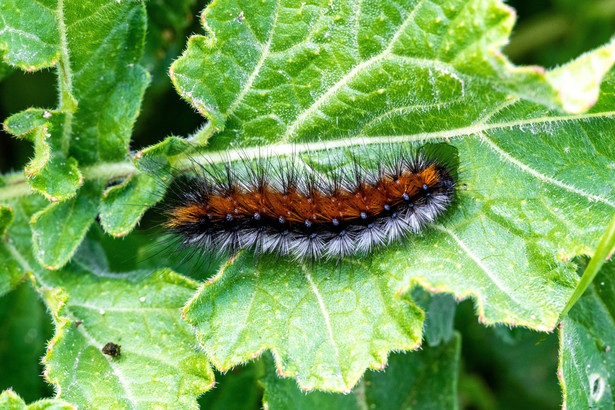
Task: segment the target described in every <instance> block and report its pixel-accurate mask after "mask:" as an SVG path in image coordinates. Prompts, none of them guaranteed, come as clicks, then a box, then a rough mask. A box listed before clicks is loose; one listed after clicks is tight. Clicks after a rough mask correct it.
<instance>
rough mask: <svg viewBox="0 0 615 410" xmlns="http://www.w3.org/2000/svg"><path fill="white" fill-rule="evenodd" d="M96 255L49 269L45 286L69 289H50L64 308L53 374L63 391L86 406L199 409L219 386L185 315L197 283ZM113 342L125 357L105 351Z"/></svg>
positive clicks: (49, 372)
mask: <svg viewBox="0 0 615 410" xmlns="http://www.w3.org/2000/svg"><path fill="white" fill-rule="evenodd" d="M87 244H88V243H87V242H85V243H84V245H86V246H87ZM97 253H100V250H94V251H92V250H85V249H84V250H83V253H82V256H81V257H82V258H83V259H81V258H79V259H78V260H77V261H75V262H74V263H71V264H70V265H69V266H67V268H66V269H65V270H64V271H61V272H58V274H55V275H52V274H49V275H43V276H44V282H43V283H45V285H46V286H61V289H62V291H60V292H58V291H56V290H47V291H45V290H43V293H44V294H45V295H44V297H45V299H46V300H47V301H48V303H49V304H50V305H51V306H53V305H56V304H57V306H58V309H57V310H54V312H53V313H54V316H55V317H56V320H57V322H58V328H57V333H56V336H55V337H54V338H53V339H52V340H51V342H50V348H49V351H48V354H47V356H45V359H44V362H45V364H46V372H45V374H46V377H47V378H48V380H49V381H51V382H52V383H54V384H56V385H58V386H59V388H60V397H63V398H66V399H67V400H70V401H71V402H74V403H77V404H80V405H83V406H88V405H90V406H91V405H93V404H95V405H96V406H102V407H110V408H143V409H146V408H152V407H169V406H180V407H183V408H196V407H197V406H196V400H195V399H196V397H197V396H198V395H200V394H201V393H203V392H205V391H206V390H208V389H210V388H211V387H212V386H213V373H212V371H211V368H210V367H209V363H208V362H207V359H206V358H205V355H204V354H203V353H202V352H201V351H200V349H199V348H198V346H196V345H195V343H194V335H193V333H192V332H191V329H190V328H189V327H188V326H187V325H186V324H185V323H183V322H182V320H181V318H180V316H179V313H180V308H181V306H182V304H183V303H184V301H185V300H186V299H187V298H188V297H190V295H191V294H192V293H193V292H194V290H195V289H196V284H195V283H194V282H191V281H189V280H187V279H185V278H184V277H182V276H179V275H177V274H175V273H173V272H170V271H168V270H161V271H157V272H153V273H152V272H126V273H123V274H116V275H113V274H109V273H106V272H105V270H104V269H105V268H104V266H94V265H93V264H92V261H94V264H97V263H98V264H99V263H100V262H101V261H100V255H97ZM88 264H89V266H88ZM101 268H102V270H100V269H101ZM41 282H42V281H41ZM101 289H105V291H103V292H101ZM67 295H70V296H67ZM49 299H53V301H51V302H49ZM109 342H112V343H115V344H118V345H120V346H121V354H120V355H119V357H110V356H106V355H105V354H103V353H102V351H101V349H102V348H103V346H105V345H106V344H107V343H109ZM75 380H76V381H77V383H75Z"/></svg>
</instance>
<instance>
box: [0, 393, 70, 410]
mask: <svg viewBox="0 0 615 410" xmlns="http://www.w3.org/2000/svg"><path fill="white" fill-rule="evenodd" d="M0 408H2V409H6V410H22V409H23V410H26V409H27V410H76V409H77V406H75V405H73V404H70V403H68V402H65V401H64V400H60V399H43V400H39V401H37V402H34V403H32V404H30V405H26V402H25V401H23V399H22V398H21V397H19V396H18V395H17V394H16V393H15V392H14V391H13V390H11V389H8V390H5V391H3V392H2V394H0Z"/></svg>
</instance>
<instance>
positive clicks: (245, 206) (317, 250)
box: [163, 147, 456, 261]
mask: <svg viewBox="0 0 615 410" xmlns="http://www.w3.org/2000/svg"><path fill="white" fill-rule="evenodd" d="M373 152H374V150H373V149H372V150H371V151H370V155H356V154H351V155H350V159H349V161H346V163H345V164H343V165H342V166H337V167H336V166H333V165H332V164H328V165H329V166H327V167H324V168H325V169H324V170H323V169H314V168H311V167H309V166H307V165H306V164H305V161H299V160H298V159H299V158H298V157H297V156H296V155H295V156H291V158H286V159H284V160H283V159H279V158H278V159H275V158H271V157H258V158H256V159H248V158H242V159H241V160H240V161H235V162H230V161H229V162H225V163H223V164H207V165H200V166H198V168H199V169H198V170H197V172H196V176H194V177H191V178H189V179H187V180H185V181H183V182H182V183H180V184H179V185H178V187H177V188H175V200H173V201H171V203H170V204H168V205H166V206H165V208H164V211H163V214H164V216H165V222H164V223H163V225H164V227H165V228H166V229H168V231H169V232H170V234H171V236H172V237H173V238H175V239H176V240H177V241H178V242H179V244H180V245H181V246H182V247H196V248H197V249H198V250H199V251H202V252H212V253H216V254H235V253H237V252H239V251H241V250H249V251H252V252H254V253H255V254H263V253H271V254H276V255H280V256H288V257H290V258H293V259H296V260H311V261H318V260H323V259H324V260H332V259H337V260H340V259H342V258H344V257H347V256H352V255H366V254H369V253H370V252H372V251H374V250H375V249H376V248H379V247H383V246H387V245H389V244H391V243H394V242H397V241H399V240H401V239H403V238H404V237H406V236H408V235H410V234H416V233H418V232H420V231H421V230H422V229H423V228H424V227H425V226H426V225H428V224H429V223H431V222H433V221H434V220H435V219H436V218H437V217H438V216H440V215H441V214H443V213H444V212H445V211H446V210H447V209H448V208H449V207H450V204H451V203H452V200H453V197H454V193H455V186H456V181H455V179H456V178H455V176H454V172H453V170H452V169H451V166H450V165H449V163H448V162H447V161H445V160H442V159H438V155H437V154H434V153H426V152H424V151H423V150H415V149H413V148H411V147H410V148H406V149H401V150H399V151H396V152H395V153H393V154H391V153H390V152H387V151H386V150H376V155H375V156H374V155H372V154H371V153H373ZM321 168H323V167H321Z"/></svg>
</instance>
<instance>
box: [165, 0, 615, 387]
mask: <svg viewBox="0 0 615 410" xmlns="http://www.w3.org/2000/svg"><path fill="white" fill-rule="evenodd" d="M202 21H203V26H204V27H205V29H206V31H207V35H206V36H194V37H192V38H191V39H190V41H189V44H188V48H187V50H186V51H185V53H184V55H183V56H182V57H181V58H180V59H178V60H177V61H176V62H175V63H174V64H173V66H172V68H171V77H172V79H173V82H174V84H175V86H176V88H177V90H178V92H179V93H180V95H182V96H183V97H184V98H185V99H186V100H187V101H188V102H190V104H192V106H193V107H195V108H196V109H197V110H199V112H201V113H202V114H203V115H204V116H205V117H206V118H208V119H209V120H210V122H209V124H208V126H207V127H205V128H204V129H203V130H202V131H201V132H200V133H199V134H198V135H196V136H195V138H194V139H193V142H197V143H203V142H205V141H207V142H208V149H210V150H216V149H219V150H220V151H222V152H223V153H222V154H220V152H215V151H214V152H206V153H204V154H203V156H202V158H203V160H204V161H208V160H209V161H211V160H213V161H215V160H216V158H219V157H223V156H224V155H226V156H227V157H228V156H229V155H231V156H232V154H233V152H231V153H230V154H229V152H228V151H226V152H224V150H225V149H227V148H228V147H229V146H233V145H235V144H240V145H241V146H242V147H245V146H250V145H257V146H258V148H255V150H257V149H258V150H260V151H261V152H262V151H263V147H269V148H270V149H271V152H272V153H273V154H271V155H284V154H292V153H298V154H299V156H300V157H301V154H302V153H304V152H305V151H308V154H306V155H305V156H307V157H312V156H316V155H317V154H316V153H315V151H318V150H320V149H328V150H329V151H327V152H328V153H331V152H332V151H342V152H343V151H344V150H346V149H352V148H353V147H355V148H356V147H359V146H367V148H365V149H367V150H369V147H370V146H371V145H372V144H381V143H384V144H390V146H391V149H392V150H394V149H395V146H396V145H404V144H408V143H411V144H415V145H420V144H425V143H447V144H450V145H451V146H453V147H454V148H455V149H456V150H457V151H458V159H459V169H458V171H459V174H460V180H459V190H458V195H457V201H456V203H455V206H454V207H453V209H451V211H450V212H448V213H447V215H446V217H444V218H442V219H441V220H440V221H439V222H438V223H437V224H436V225H434V226H433V227H432V228H431V229H427V230H426V231H425V232H424V234H422V235H417V236H414V237H412V238H410V239H409V240H407V241H404V243H403V244H402V245H400V246H398V247H390V248H388V249H385V250H382V251H379V252H376V253H375V254H374V256H373V257H372V258H371V260H370V261H369V262H368V263H369V275H370V277H371V278H378V280H382V281H384V282H385V283H386V286H385V287H384V288H383V289H388V292H391V295H389V296H386V295H384V296H383V300H384V301H385V302H384V305H387V304H388V303H389V301H390V300H393V299H391V298H393V296H392V295H396V294H399V293H403V292H406V291H408V290H409V289H411V288H412V287H414V286H416V285H417V284H420V285H422V286H423V287H425V288H427V289H428V290H432V291H440V292H450V293H454V294H455V296H456V297H458V298H466V297H473V298H474V299H475V300H476V303H477V305H478V312H479V316H480V319H481V321H482V322H483V323H489V324H490V323H497V322H504V323H508V324H511V325H523V326H527V327H530V328H533V329H537V330H550V329H553V327H554V326H555V324H556V321H557V318H558V315H559V312H560V310H561V309H562V308H563V306H564V305H565V303H566V301H567V299H568V297H569V296H570V294H571V293H572V290H573V289H574V287H575V285H576V282H577V280H578V278H577V277H576V274H575V266H574V264H573V263H571V262H570V260H571V259H572V258H573V257H574V256H576V255H578V254H582V253H588V254H591V253H592V251H593V248H594V247H595V245H596V244H597V241H598V239H599V237H600V233H601V231H602V230H603V229H604V228H605V227H606V225H607V223H608V221H609V220H610V218H611V215H612V214H613V212H614V211H615V188H614V187H615V184H614V183H613V182H614V181H615V165H614V164H615V150H614V148H613V147H614V144H613V143H612V142H613V136H612V127H613V116H614V115H615V96H614V94H613V90H614V89H615V76H614V75H613V71H612V68H611V67H612V65H613V61H614V60H615V50H614V47H615V46H614V44H615V43H614V42H611V43H609V44H607V45H605V46H604V47H601V48H599V49H597V50H594V51H593V52H590V53H588V54H585V55H584V56H582V57H580V58H579V59H577V60H575V61H573V62H571V63H570V64H567V65H564V66H562V67H560V68H558V69H557V70H553V71H549V72H547V71H546V70H544V69H542V68H540V67H516V66H513V65H512V64H510V63H509V62H508V61H507V60H506V59H505V58H504V57H503V56H502V54H501V52H500V51H499V47H501V46H502V45H503V44H505V42H506V41H507V37H508V35H509V34H510V31H511V28H512V26H513V23H514V15H513V14H512V13H511V10H510V9H509V8H507V7H506V6H505V5H504V4H503V3H501V2H499V1H496V0H473V1H456V0H447V1H445V0H441V1H424V0H407V1H403V2H401V4H400V3H394V2H389V1H383V2H380V3H378V4H376V5H374V4H371V3H370V4H367V3H365V2H360V1H353V0H348V1H345V2H333V3H330V2H326V1H322V2H318V1H307V2H301V3H299V2H291V1H284V0H280V1H276V2H242V1H234V0H229V1H226V2H224V3H222V2H215V3H213V4H211V5H210V6H209V7H208V8H207V9H206V11H205V12H204V13H203V16H202ZM596 101H597V102H596ZM594 103H596V104H595V106H593V107H592V104H594ZM590 107H592V108H591V109H590V110H589V111H587V110H588V109H589V108H590ZM307 142H311V144H304V143H307ZM294 143H299V145H292V144H294ZM165 144H169V145H171V144H173V146H175V147H177V141H175V140H173V139H169V140H168V142H166V143H161V144H158V146H157V147H156V149H157V150H158V151H159V152H160V151H163V150H164V149H163V146H164V145H165ZM242 150H243V151H241V152H240V153H239V154H237V153H235V154H237V155H239V156H241V153H245V152H246V151H245V150H246V148H242ZM248 150H249V148H248ZM238 151H239V150H238ZM248 152H250V153H252V152H251V151H248ZM169 159H170V160H171V161H172V160H176V157H170V156H169ZM197 160H198V158H197ZM309 161H310V163H309V165H310V166H311V167H312V166H313V162H314V160H313V159H312V158H310V159H309ZM326 161H327V160H326V159H325V160H324V161H323V166H326V164H327V162H326ZM247 260H249V258H248V259H244V258H243V257H239V258H238V259H237V260H235V262H234V263H235V264H239V265H240V266H239V267H227V268H226V269H225V271H224V273H223V274H222V275H221V276H218V277H216V278H215V279H214V280H213V282H212V283H208V284H206V285H205V286H204V287H202V288H201V290H200V292H199V294H198V295H197V297H196V298H195V299H193V300H192V301H191V303H190V304H189V305H188V306H187V309H186V311H185V313H186V318H187V319H188V320H189V321H190V323H192V324H194V325H195V326H196V327H197V329H198V330H199V333H200V334H199V338H200V340H201V342H202V343H203V345H204V347H205V348H206V350H207V352H208V354H209V355H210V357H211V359H212V361H213V363H214V364H215V365H216V366H219V367H220V368H222V369H226V368H229V367H230V366H232V365H236V364H238V363H241V362H243V361H245V360H247V359H249V358H250V357H252V356H254V355H258V354H259V353H260V351H261V350H263V349H271V350H272V351H273V352H274V354H276V360H277V365H278V369H280V372H281V373H282V374H287V375H294V376H296V377H297V378H298V381H299V383H300V386H301V387H302V388H307V389H311V388H321V389H328V390H342V391H347V390H348V389H349V388H351V387H352V385H353V383H354V382H356V380H358V377H359V376H360V373H361V370H360V369H361V368H368V367H372V368H373V367H374V366H377V364H376V363H377V362H379V358H380V357H383V355H384V356H386V354H385V353H384V351H385V350H386V349H394V348H399V347H395V344H396V343H399V342H400V341H401V339H400V338H389V339H387V343H385V344H384V345H379V347H378V349H376V350H374V349H373V348H372V345H373V343H376V342H377V341H378V340H379V338H378V332H362V333H359V336H357V335H354V334H353V336H352V338H354V339H353V343H354V346H352V348H350V346H349V345H348V344H346V343H344V340H346V339H347V338H348V337H349V333H348V328H350V329H353V331H356V330H357V329H358V328H357V327H356V325H350V326H336V325H335V324H333V322H330V323H329V326H328V325H327V320H326V319H325V316H324V315H322V314H320V315H317V314H316V312H318V310H319V309H320V310H323V309H322V308H321V306H324V307H325V309H324V310H327V311H328V309H332V306H336V305H335V300H332V301H327V300H326V299H325V298H323V299H322V301H323V303H317V302H318V298H315V299H314V295H310V297H311V298H312V300H313V301H312V302H311V306H312V308H311V310H312V311H313V312H314V313H315V314H314V315H312V316H310V317H311V319H312V320H315V321H317V322H318V323H317V324H316V323H314V324H312V323H311V321H308V320H305V319H304V320H302V321H301V322H297V324H296V325H295V324H294V322H292V319H293V318H295V317H296V316H299V313H297V312H295V311H292V312H291V314H290V315H288V314H285V315H283V316H282V317H280V319H279V320H271V323H268V322H267V320H269V318H270V317H271V316H270V315H268V313H269V309H271V308H272V307H274V306H276V305H277V303H279V302H278V301H279V300H285V297H286V296H287V294H286V289H285V288H281V289H282V290H281V291H280V290H279V289H280V288H279V287H277V288H274V286H276V285H277V284H278V283H279V281H287V282H288V283H292V282H294V281H303V282H305V281H306V275H305V272H306V270H307V271H310V269H312V267H311V266H292V265H293V264H291V263H288V264H285V263H283V264H280V266H275V265H274V264H271V267H270V268H267V267H266V266H267V264H266V263H265V264H263V265H261V266H258V265H257V266H253V265H252V262H246V261H247ZM319 269H327V268H323V266H318V267H315V268H314V270H315V271H318V270H319ZM328 269H329V272H328V274H323V275H317V274H313V275H312V277H313V278H315V279H314V283H315V284H316V287H317V288H319V286H320V281H324V280H325V278H327V279H326V280H327V282H325V283H326V284H327V286H330V287H331V289H332V290H333V289H337V290H338V291H339V290H342V289H346V288H348V289H351V290H352V292H353V293H354V294H355V295H361V296H357V297H356V298H351V299H350V300H345V301H343V302H342V307H340V309H342V310H343V309H344V306H345V311H346V312H348V313H347V314H346V318H345V319H344V320H350V322H349V323H354V322H353V320H352V319H350V318H351V317H352V314H353V313H352V312H354V311H355V309H356V310H357V311H364V309H363V308H365V306H364V305H362V303H365V301H366V300H369V298H366V297H365V296H364V295H362V294H361V293H360V292H356V291H355V289H357V287H358V286H359V285H360V283H361V280H362V276H361V275H355V274H354V272H353V269H351V268H349V267H348V266H347V267H344V266H342V267H341V268H338V269H331V268H328ZM338 270H339V273H336V271H338ZM240 271H243V272H240ZM312 273H314V272H311V273H310V274H312ZM227 275H231V276H236V277H244V278H246V280H247V283H246V284H245V285H244V286H245V288H244V289H243V290H242V289H241V286H240V287H238V286H237V285H236V281H237V280H238V279H237V278H236V277H235V278H227V277H226V276H227ZM295 276H299V278H295ZM372 280H376V279H372ZM256 283H258V285H256ZM250 288H251V289H250ZM261 289H266V290H267V292H266V297H265V298H263V299H260V297H261V294H260V293H259V290H261ZM270 289H275V291H274V292H271V291H270ZM300 290H302V291H304V292H307V293H306V294H309V288H305V287H301V288H300ZM370 292H372V291H370ZM312 293H314V292H312ZM371 296H372V297H373V295H371ZM253 297H254V298H257V299H258V301H259V303H257V304H256V305H255V307H254V308H251V307H252V305H251V304H250V301H251V300H252V298H253ZM289 300H293V299H292V298H290V299H289ZM305 300H308V299H305ZM229 301H236V302H237V305H234V304H232V303H229ZM362 301H363V302H362ZM331 302H333V303H331ZM236 309H240V311H241V312H242V315H246V316H243V317H245V318H246V321H245V322H243V323H242V322H240V321H239V320H238V319H237V320H235V319H234V318H235V316H234V315H235V312H236ZM261 309H266V311H264V310H261ZM274 312H275V309H274ZM252 313H253V315H252ZM263 314H265V315H268V316H261V315H263ZM402 314H405V315H407V313H402ZM301 317H302V318H304V316H303V315H301ZM394 318H395V316H389V317H388V318H385V317H383V318H381V320H386V322H382V321H381V322H378V326H379V327H380V326H383V327H385V328H387V329H395V328H396V326H397V324H398V323H400V319H398V318H395V319H394ZM263 319H265V321H263ZM404 320H405V323H406V324H411V325H412V326H413V327H415V329H416V330H415V331H414V332H409V333H407V334H408V335H410V334H414V335H419V334H420V333H418V329H419V328H420V327H421V320H420V318H419V317H417V316H413V315H411V316H406V318H405V319H404ZM221 323H227V324H231V328H232V329H234V330H233V331H232V332H231V333H230V334H229V333H228V332H227V331H226V329H225V330H222V327H218V326H219V325H220V324H221ZM255 323H257V325H255ZM368 323H369V322H368ZM372 323H373V322H372ZM291 324H292V325H291ZM297 326H298V327H297ZM315 328H317V329H318V330H319V331H318V332H317V333H316V334H317V335H321V339H322V340H326V338H324V337H322V334H324V335H325V336H326V333H327V332H324V329H329V328H330V329H331V332H330V337H329V340H332V341H336V342H338V343H337V347H338V350H337V354H336V350H335V349H333V348H332V346H333V345H334V343H331V342H327V344H325V345H322V346H323V350H322V353H321V352H319V355H320V356H318V357H319V360H318V361H314V360H312V357H313V356H309V357H307V356H305V357H303V356H301V355H291V354H290V352H291V350H290V347H293V346H296V347H293V348H294V349H297V351H299V352H303V351H310V349H311V347H310V345H311V343H312V340H311V339H309V338H306V337H304V336H302V335H310V334H313V329H315ZM282 329H283V331H282ZM361 329H362V328H361ZM372 330H374V329H372ZM231 335H236V336H231ZM239 335H242V337H240V336H239ZM244 335H247V336H248V337H246V338H244V337H243V336H244ZM229 337H234V338H235V339H233V340H237V342H236V343H235V342H233V343H221V341H226V342H229ZM283 337H284V338H283ZM348 340H350V339H348ZM409 340H411V339H408V340H407V342H408V341H409ZM411 345H412V343H408V344H406V346H407V347H404V349H407V348H409V346H411ZM327 346H328V347H327ZM368 351H369V352H371V354H370V355H366V356H362V357H363V358H362V359H361V360H359V361H357V356H356V355H357V354H359V355H362V354H364V353H359V352H368ZM331 372H334V373H331ZM319 380H320V381H319Z"/></svg>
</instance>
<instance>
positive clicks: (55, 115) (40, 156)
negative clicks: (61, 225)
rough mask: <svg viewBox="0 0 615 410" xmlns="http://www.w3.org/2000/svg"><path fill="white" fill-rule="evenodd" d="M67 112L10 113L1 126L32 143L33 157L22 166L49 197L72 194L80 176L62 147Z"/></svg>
mask: <svg viewBox="0 0 615 410" xmlns="http://www.w3.org/2000/svg"><path fill="white" fill-rule="evenodd" d="M68 116H70V114H69V113H66V112H63V111H47V110H41V109H28V110H26V111H22V112H20V113H18V114H15V115H13V116H11V117H9V118H8V119H7V120H6V121H5V122H4V129H5V130H6V131H7V132H9V133H11V134H13V135H15V136H17V137H19V138H23V139H26V140H29V141H31V142H33V143H34V157H33V158H32V159H31V160H30V162H29V163H28V165H27V166H26V169H25V174H26V178H27V180H28V183H29V184H30V186H31V187H32V188H34V189H35V190H37V191H38V192H40V193H42V194H43V195H45V196H46V197H47V199H49V200H50V201H62V200H65V199H67V198H70V197H72V196H74V195H75V191H76V190H77V189H78V188H79V187H80V186H81V184H83V176H82V175H81V172H80V171H79V168H78V167H77V161H75V159H74V158H68V157H67V156H66V153H65V152H64V150H63V145H64V144H65V139H64V138H63V135H64V130H63V126H64V124H65V122H66V120H67V117H68Z"/></svg>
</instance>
